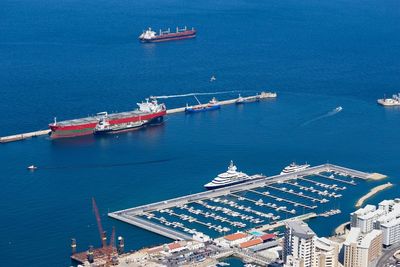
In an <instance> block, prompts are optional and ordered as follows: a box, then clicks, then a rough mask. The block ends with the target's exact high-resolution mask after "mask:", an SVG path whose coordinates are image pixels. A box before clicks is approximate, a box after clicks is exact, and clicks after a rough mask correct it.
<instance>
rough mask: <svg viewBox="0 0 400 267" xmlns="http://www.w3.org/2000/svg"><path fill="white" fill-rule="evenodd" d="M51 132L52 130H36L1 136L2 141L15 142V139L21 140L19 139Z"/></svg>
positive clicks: (0, 141)
mask: <svg viewBox="0 0 400 267" xmlns="http://www.w3.org/2000/svg"><path fill="white" fill-rule="evenodd" d="M49 133H50V130H39V131H35V132H30V133H22V134H15V135H10V136H4V137H0V143H9V142H14V141H19V140H24V139H28V138H32V137H36V136H41V135H48V134H49Z"/></svg>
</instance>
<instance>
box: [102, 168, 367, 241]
mask: <svg viewBox="0 0 400 267" xmlns="http://www.w3.org/2000/svg"><path fill="white" fill-rule="evenodd" d="M323 172H336V173H340V174H342V175H348V176H353V177H354V178H360V179H368V177H369V176H370V175H371V174H370V173H366V172H361V171H357V170H353V169H349V168H344V167H341V166H337V165H333V164H323V165H319V166H315V167H310V168H308V169H306V170H303V171H299V172H296V173H291V174H283V175H275V176H270V177H266V176H263V175H255V176H253V177H254V178H255V179H253V180H251V181H249V182H246V183H242V184H238V185H233V186H228V187H224V188H221V189H215V190H210V191H205V192H200V193H196V194H191V195H186V196H182V197H177V198H173V199H169V200H165V201H159V202H156V203H152V204H146V205H141V206H138V207H134V208H128V209H124V210H120V211H115V212H111V213H109V214H108V216H109V217H111V218H114V219H118V220H121V221H124V222H126V223H129V224H132V225H135V226H138V227H141V228H144V229H146V230H149V231H152V232H155V233H157V234H160V235H163V236H166V237H169V238H173V239H176V240H180V239H184V238H186V237H185V236H182V235H180V234H179V235H178V234H177V233H178V232H177V233H175V231H173V232H171V230H170V229H169V230H168V231H165V230H164V228H166V227H163V226H159V225H157V224H155V223H153V222H150V221H146V220H143V219H140V218H139V219H138V217H139V216H143V215H146V213H148V212H152V211H157V210H162V209H168V208H173V207H176V206H183V205H185V204H188V203H192V202H197V201H200V200H206V199H210V198H217V197H221V196H225V195H229V194H235V193H240V192H241V191H251V190H254V189H255V188H260V187H265V186H266V185H270V184H273V183H281V182H285V181H288V180H291V179H297V178H300V177H304V176H310V175H316V174H319V173H323ZM186 236H187V235H186Z"/></svg>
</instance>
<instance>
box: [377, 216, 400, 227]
mask: <svg viewBox="0 0 400 267" xmlns="http://www.w3.org/2000/svg"><path fill="white" fill-rule="evenodd" d="M398 224H400V218H397V219H393V220H391V221H388V222H386V223H382V224H381V227H385V228H389V227H393V226H395V225H398Z"/></svg>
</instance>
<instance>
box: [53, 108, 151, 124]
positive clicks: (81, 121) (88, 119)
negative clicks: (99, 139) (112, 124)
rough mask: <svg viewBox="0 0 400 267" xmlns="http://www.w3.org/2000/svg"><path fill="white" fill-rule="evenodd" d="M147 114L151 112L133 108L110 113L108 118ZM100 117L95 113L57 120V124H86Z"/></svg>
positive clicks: (96, 120)
mask: <svg viewBox="0 0 400 267" xmlns="http://www.w3.org/2000/svg"><path fill="white" fill-rule="evenodd" d="M147 114H149V113H146V112H141V111H139V110H132V111H125V112H118V113H111V114H108V119H110V120H115V119H121V118H128V117H134V116H142V115H147ZM100 118H101V116H100V115H94V116H89V117H86V118H79V119H72V120H64V121H57V125H60V126H67V125H80V124H86V123H96V122H98V120H99V119H100Z"/></svg>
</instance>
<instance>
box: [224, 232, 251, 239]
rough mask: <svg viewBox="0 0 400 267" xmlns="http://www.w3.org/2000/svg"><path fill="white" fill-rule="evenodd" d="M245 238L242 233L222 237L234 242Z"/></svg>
mask: <svg viewBox="0 0 400 267" xmlns="http://www.w3.org/2000/svg"><path fill="white" fill-rule="evenodd" d="M245 237H247V234H245V233H242V232H237V233H234V234H231V235H227V236H224V238H225V239H226V240H228V241H235V240H238V239H242V238H245Z"/></svg>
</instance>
